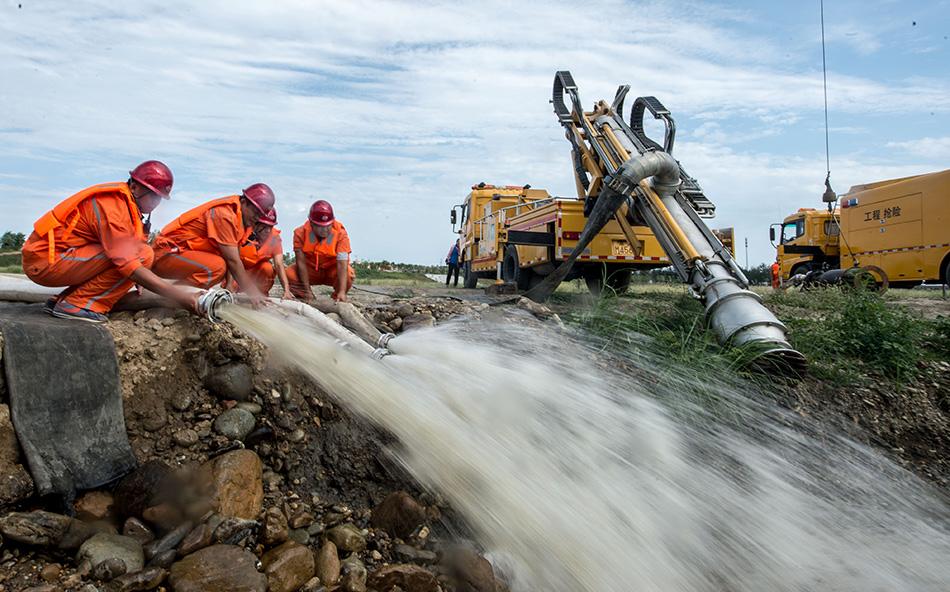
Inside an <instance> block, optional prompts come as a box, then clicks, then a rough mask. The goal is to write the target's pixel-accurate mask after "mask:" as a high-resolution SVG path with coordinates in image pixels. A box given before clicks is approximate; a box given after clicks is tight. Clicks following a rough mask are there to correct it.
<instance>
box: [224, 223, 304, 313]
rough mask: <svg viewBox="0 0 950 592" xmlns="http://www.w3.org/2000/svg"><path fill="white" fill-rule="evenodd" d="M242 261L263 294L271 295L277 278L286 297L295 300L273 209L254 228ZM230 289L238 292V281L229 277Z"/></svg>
mask: <svg viewBox="0 0 950 592" xmlns="http://www.w3.org/2000/svg"><path fill="white" fill-rule="evenodd" d="M240 252H241V262H242V263H244V269H246V270H247V272H248V273H249V274H250V275H251V278H252V279H253V280H254V283H255V285H257V288H258V289H259V290H260V291H261V293H263V294H267V293H269V292H270V290H271V288H272V287H274V279H275V278H277V279H279V280H280V285H281V287H283V289H284V294H283V296H282V298H285V299H290V300H293V299H294V296H293V294H292V293H291V291H290V285H289V284H288V282H287V272H286V268H285V267H284V243H283V241H282V240H281V238H280V230H279V229H278V228H277V210H276V209H274V210H271V211H270V212H269V213H268V215H267V216H261V217H260V219H259V220H258V221H257V224H256V225H255V226H254V232H253V233H252V234H251V237H250V238H249V239H248V241H247V242H246V243H244V245H242V246H241V249H240ZM227 287H228V288H229V289H231V290H236V289H238V286H237V282H235V281H234V279H233V278H229V281H228V282H227Z"/></svg>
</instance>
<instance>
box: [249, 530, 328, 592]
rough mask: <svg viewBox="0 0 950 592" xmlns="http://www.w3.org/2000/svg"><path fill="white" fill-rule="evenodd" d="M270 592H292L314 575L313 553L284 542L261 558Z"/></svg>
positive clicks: (302, 547) (305, 548)
mask: <svg viewBox="0 0 950 592" xmlns="http://www.w3.org/2000/svg"><path fill="white" fill-rule="evenodd" d="M261 562H262V563H263V564H264V574H265V575H266V576H267V586H268V588H267V589H268V590H269V591H270V592H294V591H295V590H297V589H298V588H300V587H301V586H302V585H304V583H306V582H307V581H308V580H309V579H310V578H312V577H313V575H314V570H315V566H314V561H313V553H312V552H311V551H310V549H308V548H307V547H304V546H303V545H298V544H297V543H294V542H286V543H284V544H282V545H280V546H279V547H275V548H273V549H271V550H270V551H268V552H267V553H265V554H264V557H262V558H261Z"/></svg>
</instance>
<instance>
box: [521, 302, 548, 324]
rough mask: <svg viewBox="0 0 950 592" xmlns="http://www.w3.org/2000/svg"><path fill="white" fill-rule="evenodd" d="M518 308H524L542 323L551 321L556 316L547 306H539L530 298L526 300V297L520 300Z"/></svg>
mask: <svg viewBox="0 0 950 592" xmlns="http://www.w3.org/2000/svg"><path fill="white" fill-rule="evenodd" d="M518 308H522V309H524V310H526V311H528V312H530V313H531V314H532V315H534V316H535V317H536V318H538V319H540V320H542V321H544V320H547V319H550V318H551V317H553V316H554V312H553V311H552V310H551V309H550V308H548V307H547V306H544V305H543V304H539V303H537V302H535V301H534V300H531V299H529V298H524V297H522V298H519V299H518Z"/></svg>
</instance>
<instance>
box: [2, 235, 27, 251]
mask: <svg viewBox="0 0 950 592" xmlns="http://www.w3.org/2000/svg"><path fill="white" fill-rule="evenodd" d="M25 242H26V236H25V235H24V234H23V233H22V232H11V231H7V232H4V233H3V236H0V249H2V250H4V251H18V250H20V249H22V248H23V243H25Z"/></svg>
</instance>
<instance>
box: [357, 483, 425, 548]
mask: <svg viewBox="0 0 950 592" xmlns="http://www.w3.org/2000/svg"><path fill="white" fill-rule="evenodd" d="M425 519H426V509H425V507H424V506H423V505H422V504H420V503H419V502H417V501H416V500H414V499H413V498H412V496H411V495H409V494H408V493H406V492H405V491H397V492H395V493H391V494H390V495H389V496H387V497H386V499H384V500H383V501H382V502H381V503H380V504H379V505H378V506H376V507H375V508H374V509H373V514H372V516H371V518H370V521H371V522H372V524H373V526H375V527H376V528H380V529H382V530H385V531H386V532H388V533H389V534H391V535H392V536H394V537H398V538H401V539H405V538H408V537H409V535H410V534H412V531H414V530H415V529H416V528H417V527H419V526H420V525H421V524H422V523H423V522H425Z"/></svg>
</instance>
